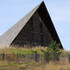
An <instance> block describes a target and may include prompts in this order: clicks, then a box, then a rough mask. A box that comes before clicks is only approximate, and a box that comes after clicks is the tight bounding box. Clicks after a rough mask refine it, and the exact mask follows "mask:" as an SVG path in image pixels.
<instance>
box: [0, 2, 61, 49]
mask: <svg viewBox="0 0 70 70" xmlns="http://www.w3.org/2000/svg"><path fill="white" fill-rule="evenodd" d="M52 40H54V41H56V42H57V43H60V45H61V42H60V39H59V37H58V35H57V32H56V30H55V27H54V25H53V23H52V20H51V18H50V15H49V13H48V11H47V8H46V6H45V4H44V2H42V3H40V4H39V5H38V6H36V7H35V8H34V9H33V10H32V11H31V12H29V13H28V14H27V15H26V16H25V17H23V18H22V19H21V20H20V21H18V22H17V23H16V24H15V25H14V26H13V27H11V28H10V29H9V30H8V31H7V32H5V33H4V34H3V35H2V36H1V37H0V46H24V45H30V46H48V44H49V43H50V42H51V41H52ZM60 48H62V45H61V47H60Z"/></svg>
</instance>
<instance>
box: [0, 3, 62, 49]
mask: <svg viewBox="0 0 70 70" xmlns="http://www.w3.org/2000/svg"><path fill="white" fill-rule="evenodd" d="M36 11H38V12H39V15H40V16H41V18H42V19H43V22H44V23H45V25H46V27H47V28H48V31H49V32H50V34H51V36H52V37H53V39H54V40H55V41H56V42H57V43H60V44H61V42H60V40H59V37H58V35H57V32H56V30H55V28H54V25H53V23H52V21H51V18H50V16H49V13H48V11H47V9H46V6H45V4H44V2H42V3H40V4H39V5H38V6H36V7H35V8H34V9H33V10H32V11H31V12H29V13H28V14H27V15H26V16H25V17H23V18H22V19H21V20H20V21H18V22H17V23H16V24H15V25H14V26H13V27H12V28H10V29H9V30H8V31H7V32H6V33H4V34H3V35H2V36H1V37H0V45H1V46H2V45H3V46H9V45H10V44H11V43H12V42H13V40H14V39H15V38H16V37H17V35H18V34H19V33H20V31H21V30H22V29H23V27H24V26H25V24H26V23H27V22H28V21H29V19H30V18H31V17H32V15H33V14H34V13H35V12H36ZM48 23H49V24H48ZM61 48H62V45H61Z"/></svg>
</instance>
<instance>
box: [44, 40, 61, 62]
mask: <svg viewBox="0 0 70 70" xmlns="http://www.w3.org/2000/svg"><path fill="white" fill-rule="evenodd" d="M59 47H60V44H57V43H56V41H51V42H50V44H49V46H48V48H47V49H46V51H45V59H46V61H48V62H49V61H50V60H53V61H59V58H60V55H61V51H60V48H59Z"/></svg>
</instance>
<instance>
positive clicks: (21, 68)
mask: <svg viewBox="0 0 70 70" xmlns="http://www.w3.org/2000/svg"><path fill="white" fill-rule="evenodd" d="M46 49H47V47H45V48H44V47H36V48H5V49H0V54H3V53H4V54H25V55H26V54H34V52H35V51H37V53H38V54H40V55H42V54H43V52H42V51H45V50H46ZM67 53H70V52H69V51H68V52H67V51H63V52H62V54H61V57H60V61H59V62H53V61H50V62H49V63H46V62H44V61H43V62H41V61H38V62H36V61H34V60H31V61H28V60H27V59H24V60H26V61H25V62H24V61H15V60H14V61H9V59H15V58H14V57H13V56H11V57H12V58H11V57H10V58H8V60H0V70H70V64H69V62H68V58H67V55H66V54H67Z"/></svg>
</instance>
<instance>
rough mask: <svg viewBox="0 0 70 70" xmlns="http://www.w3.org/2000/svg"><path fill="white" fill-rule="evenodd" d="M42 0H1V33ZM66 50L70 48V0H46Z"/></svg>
mask: <svg viewBox="0 0 70 70" xmlns="http://www.w3.org/2000/svg"><path fill="white" fill-rule="evenodd" d="M40 2H42V0H0V35H2V34H3V33H4V32H6V31H7V30H8V29H9V28H10V27H12V26H13V25H14V24H15V23H16V22H17V21H19V20H20V19H21V18H22V17H24V16H25V15H26V14H27V13H28V12H29V11H31V10H32V9H33V8H34V7H35V6H36V5H38V4H39V3H40ZM44 2H45V4H46V7H47V9H48V11H49V14H50V16H51V19H52V21H53V23H54V26H55V28H56V30H57V33H58V35H59V38H60V40H61V42H62V45H63V47H64V49H65V50H70V0H44Z"/></svg>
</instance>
